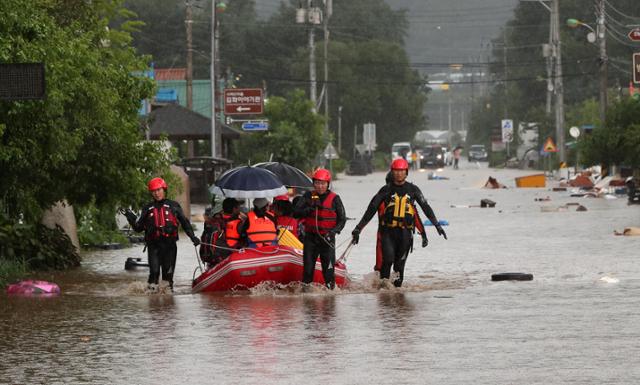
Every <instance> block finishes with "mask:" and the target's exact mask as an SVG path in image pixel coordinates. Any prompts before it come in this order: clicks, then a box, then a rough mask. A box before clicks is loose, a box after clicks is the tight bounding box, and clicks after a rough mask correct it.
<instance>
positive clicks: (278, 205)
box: [272, 195, 300, 239]
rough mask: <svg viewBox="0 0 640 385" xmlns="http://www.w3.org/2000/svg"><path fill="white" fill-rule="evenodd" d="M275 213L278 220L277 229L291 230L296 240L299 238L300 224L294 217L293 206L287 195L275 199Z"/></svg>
mask: <svg viewBox="0 0 640 385" xmlns="http://www.w3.org/2000/svg"><path fill="white" fill-rule="evenodd" d="M272 207H273V213H274V215H275V218H276V229H277V230H278V233H280V229H286V230H289V232H290V233H291V234H293V235H294V236H295V237H296V238H298V239H300V238H299V234H300V223H299V222H298V220H297V219H296V218H294V217H293V204H292V203H291V202H290V201H289V197H288V196H287V195H278V196H277V197H275V198H274V199H273V205H272Z"/></svg>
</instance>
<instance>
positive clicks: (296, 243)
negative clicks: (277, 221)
mask: <svg viewBox="0 0 640 385" xmlns="http://www.w3.org/2000/svg"><path fill="white" fill-rule="evenodd" d="M278 244H279V245H283V246H289V247H293V248H295V249H300V250H302V242H300V240H299V239H298V238H296V236H295V235H293V234H292V233H291V231H289V230H287V229H280V231H279V232H278Z"/></svg>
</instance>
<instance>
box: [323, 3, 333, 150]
mask: <svg viewBox="0 0 640 385" xmlns="http://www.w3.org/2000/svg"><path fill="white" fill-rule="evenodd" d="M332 1H333V0H325V7H324V133H325V136H326V137H327V140H328V139H329V64H328V60H327V57H328V55H329V18H330V17H331V13H332V12H333V4H332Z"/></svg>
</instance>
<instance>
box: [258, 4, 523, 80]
mask: <svg viewBox="0 0 640 385" xmlns="http://www.w3.org/2000/svg"><path fill="white" fill-rule="evenodd" d="M338 1H348V0H334V2H338ZM280 2H281V0H256V10H257V11H258V13H259V14H260V15H261V16H263V17H268V16H269V15H270V14H272V13H273V12H275V11H276V10H277V9H278V5H279V4H280ZM387 3H388V4H389V5H390V6H391V7H392V8H394V9H406V10H407V11H408V12H407V18H408V20H409V23H410V25H409V31H408V36H407V39H406V49H407V53H408V54H409V57H410V59H411V62H412V63H414V65H415V67H416V68H420V69H421V71H422V72H424V73H436V72H440V71H442V68H437V67H434V63H451V62H462V63H464V62H478V61H480V62H486V61H487V59H488V55H489V53H490V50H491V46H490V43H491V40H492V39H493V38H495V37H496V36H498V35H499V34H500V33H501V27H502V26H503V25H504V24H505V22H506V21H507V20H509V19H510V18H511V15H512V13H513V9H514V7H515V5H516V4H517V3H518V0H480V1H470V0H387Z"/></svg>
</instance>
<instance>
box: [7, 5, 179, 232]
mask: <svg viewBox="0 0 640 385" xmlns="http://www.w3.org/2000/svg"><path fill="white" fill-rule="evenodd" d="M120 4H121V1H104V0H99V1H93V2H85V1H73V2H65V1H55V0H49V1H42V2H24V1H21V0H6V1H2V2H0V61H2V62H44V63H45V71H46V81H47V97H46V99H44V100H38V101H21V102H0V121H2V122H3V123H4V127H3V129H1V130H0V135H1V140H2V146H0V163H1V167H0V179H1V180H2V181H3V183H2V185H1V186H0V196H2V197H4V201H3V202H2V205H3V208H4V210H6V211H7V212H8V213H9V214H10V215H11V216H12V217H14V218H16V217H17V216H18V215H20V214H22V215H24V218H25V221H26V222H28V223H36V222H37V221H38V220H39V218H40V215H41V213H42V211H43V210H45V209H46V208H48V207H50V206H51V205H52V204H53V203H55V202H57V201H60V200H62V199H67V200H68V201H69V202H70V203H71V204H80V205H83V204H87V203H88V202H91V201H95V202H96V205H98V206H105V207H109V206H110V207H115V206H116V205H119V204H120V203H121V202H125V203H126V202H132V201H139V200H141V197H142V194H143V193H144V184H145V183H146V180H148V179H149V177H151V176H153V175H155V174H157V173H162V172H163V171H164V170H166V169H167V168H168V164H169V163H168V161H169V158H168V157H167V155H166V154H165V152H164V151H162V150H161V145H159V144H153V143H146V142H144V143H140V140H141V139H142V135H141V131H140V124H139V121H138V116H137V110H138V108H139V105H140V100H141V99H143V98H146V97H148V96H150V95H151V94H152V92H153V84H152V82H151V81H150V80H149V79H146V78H142V77H139V76H136V75H134V73H136V72H139V70H142V69H144V68H145V67H146V64H145V62H144V58H142V57H138V56H136V54H135V52H134V50H133V49H132V48H131V47H130V46H129V43H130V41H131V36H130V34H129V31H132V30H135V28H137V24H136V23H135V22H130V21H126V20H125V21H122V22H121V23H120V24H119V25H113V24H111V25H110V24H109V20H110V19H113V18H114V17H116V16H117V17H120V18H121V19H122V18H123V17H126V16H128V15H129V13H128V12H127V11H125V10H123V9H122V8H121V6H120ZM107 26H109V28H107Z"/></svg>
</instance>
